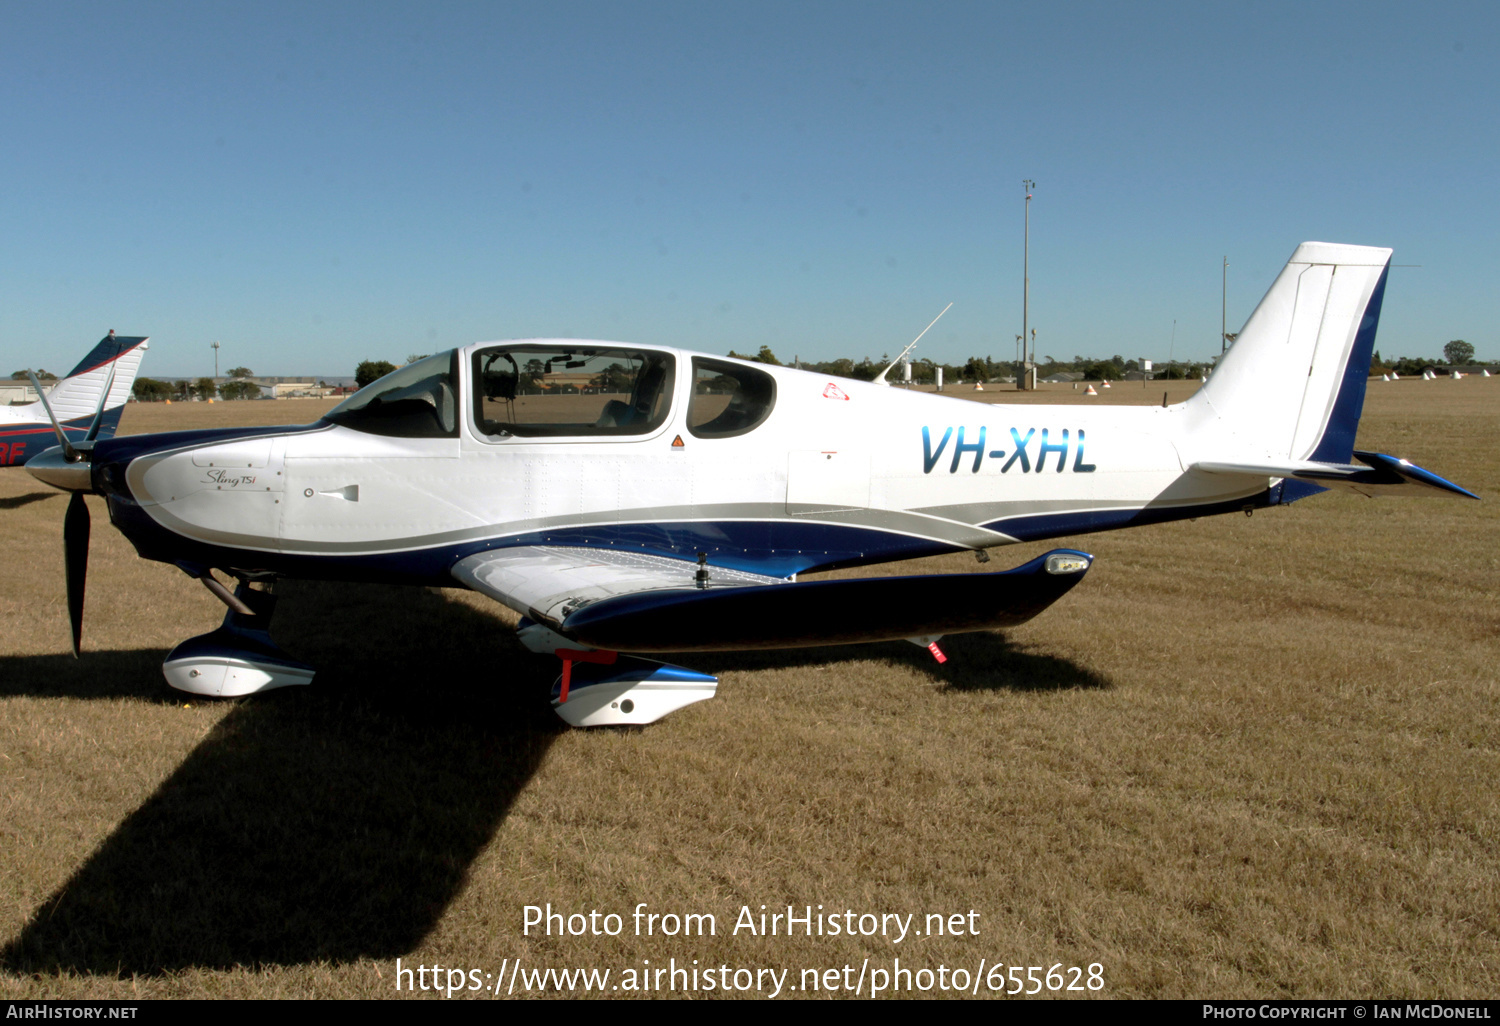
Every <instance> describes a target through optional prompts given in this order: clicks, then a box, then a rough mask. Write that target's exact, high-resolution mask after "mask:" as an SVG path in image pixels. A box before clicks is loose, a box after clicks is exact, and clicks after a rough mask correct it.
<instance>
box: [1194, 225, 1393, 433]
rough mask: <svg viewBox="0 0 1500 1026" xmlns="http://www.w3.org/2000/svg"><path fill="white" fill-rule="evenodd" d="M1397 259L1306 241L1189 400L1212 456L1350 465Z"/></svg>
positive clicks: (1365, 248)
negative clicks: (1237, 454) (1383, 303)
mask: <svg viewBox="0 0 1500 1026" xmlns="http://www.w3.org/2000/svg"><path fill="white" fill-rule="evenodd" d="M1390 258H1391V251H1390V250H1389V249H1377V248H1374V247H1370V246H1343V245H1335V244H1332V243H1326V242H1304V243H1303V244H1302V245H1300V246H1298V247H1297V251H1296V252H1295V253H1293V254H1292V258H1291V260H1290V261H1289V262H1288V263H1287V265H1286V267H1285V268H1284V269H1283V270H1282V272H1281V274H1280V275H1279V276H1278V277H1277V278H1276V281H1275V283H1274V284H1273V285H1272V286H1271V289H1270V291H1268V292H1267V293H1266V295H1265V298H1264V299H1262V300H1261V301H1260V305H1259V306H1257V307H1256V308H1255V312H1254V313H1253V314H1251V315H1250V320H1249V321H1247V322H1246V324H1245V328H1244V330H1243V331H1242V332H1240V336H1239V339H1238V341H1236V342H1235V344H1234V347H1233V348H1232V349H1230V350H1229V352H1228V353H1227V354H1225V356H1224V357H1223V359H1221V360H1220V361H1219V365H1218V367H1217V368H1215V370H1214V373H1213V376H1212V377H1211V378H1209V380H1208V383H1207V384H1206V385H1204V386H1203V388H1202V390H1201V391H1199V393H1198V394H1197V395H1196V396H1194V397H1193V398H1192V399H1191V400H1189V405H1190V407H1191V408H1192V410H1193V412H1194V413H1195V414H1196V416H1195V418H1194V421H1193V423H1194V427H1193V433H1194V435H1195V436H1197V439H1198V440H1203V441H1207V439H1206V438H1205V437H1204V435H1205V434H1207V435H1211V436H1214V441H1213V449H1214V450H1215V451H1217V452H1223V451H1225V449H1226V448H1228V449H1231V450H1234V451H1237V452H1241V453H1244V454H1245V455H1247V456H1249V455H1253V456H1257V457H1263V458H1270V459H1283V460H1285V459H1292V460H1319V461H1327V462H1334V463H1347V462H1348V461H1349V459H1350V458H1351V454H1352V452H1353V449H1354V433H1355V430H1356V428H1357V427H1358V425H1359V415H1360V412H1361V411H1362V409H1363V408H1364V401H1365V383H1366V381H1367V380H1368V377H1369V370H1370V357H1371V354H1372V353H1373V351H1374V348H1375V328H1376V325H1377V323H1378V322H1379V320H1380V304H1381V300H1382V298H1383V297H1384V293H1385V280H1386V271H1387V268H1388V267H1389V266H1390Z"/></svg>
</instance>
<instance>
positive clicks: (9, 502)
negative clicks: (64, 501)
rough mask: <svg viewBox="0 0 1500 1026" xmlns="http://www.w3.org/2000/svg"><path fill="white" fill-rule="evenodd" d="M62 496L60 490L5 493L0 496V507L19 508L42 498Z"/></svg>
mask: <svg viewBox="0 0 1500 1026" xmlns="http://www.w3.org/2000/svg"><path fill="white" fill-rule="evenodd" d="M54 496H55V497H57V498H59V499H60V498H62V496H63V493H62V492H27V493H26V494H25V495H6V496H4V497H0V509H20V508H21V507H22V506H30V505H31V504H32V503H33V502H41V501H42V500H43V499H50V498H53V497H54Z"/></svg>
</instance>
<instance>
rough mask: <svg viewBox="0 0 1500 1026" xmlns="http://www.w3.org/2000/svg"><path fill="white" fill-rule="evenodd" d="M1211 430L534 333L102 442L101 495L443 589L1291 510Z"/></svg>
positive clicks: (1155, 415)
mask: <svg viewBox="0 0 1500 1026" xmlns="http://www.w3.org/2000/svg"><path fill="white" fill-rule="evenodd" d="M399 375H405V377H404V378H398V376H399ZM393 379H396V380H395V381H394V383H393ZM382 390H383V391H382ZM372 393H373V394H374V398H373V399H372V398H371V394H372ZM361 397H363V400H362V401H361ZM570 418H572V419H570ZM1192 418H1193V413H1192V411H1191V410H1189V409H1186V408H1185V406H1183V405H1179V406H1176V407H1165V408H1153V407H1119V406H1114V407H1086V406H1071V405H1070V406H1041V405H1007V404H1004V403H993V404H981V403H975V402H971V401H968V400H964V399H959V398H953V397H948V396H943V395H933V394H929V393H917V392H911V391H907V390H904V389H900V388H888V387H883V386H878V385H872V384H865V383H861V382H856V381H850V380H846V379H838V378H829V377H827V376H823V375H819V374H815V373H811V372H806V371H798V370H792V369H789V368H782V367H766V366H762V365H758V364H751V363H745V362H742V361H735V360H726V359H724V358H721V357H713V356H708V355H706V354H698V353H691V352H687V351H682V350H675V349H666V348H661V347H644V346H632V345H627V344H623V343H610V342H582V341H575V340H528V341H517V342H505V343H483V344H479V345H475V346H469V347H466V348H464V349H460V350H457V351H454V352H452V353H446V354H439V355H438V356H435V357H429V358H428V359H427V360H425V361H421V362H420V363H418V364H413V365H411V366H409V367H407V368H403V369H402V370H401V371H398V372H396V374H395V375H391V376H388V377H387V378H386V379H382V381H381V382H377V383H376V384H374V385H371V386H369V388H368V389H366V390H365V391H363V392H361V393H359V395H357V396H356V397H355V398H354V399H353V400H351V401H350V402H349V403H346V404H344V406H341V407H340V408H338V409H337V410H335V411H334V412H333V413H331V414H330V415H329V417H328V418H327V419H325V420H323V421H320V422H318V423H316V424H311V425H302V426H295V427H285V428H271V429H241V430H235V431H225V432H211V433H205V432H189V433H176V434H163V435H144V436H131V437H126V438H117V439H113V440H110V441H107V442H102V443H100V444H99V445H98V446H97V448H96V450H95V456H94V464H93V476H92V485H93V488H94V489H95V490H97V491H99V492H101V493H102V494H104V495H105V496H106V497H107V499H108V502H109V507H110V513H111V518H112V520H113V521H114V523H115V524H116V526H117V527H119V529H120V530H122V531H123V532H124V533H125V534H126V535H127V536H128V537H129V538H130V539H131V541H132V542H133V543H134V544H135V545H136V547H137V549H138V550H139V551H140V553H141V554H142V555H143V556H146V557H148V558H153V559H160V560H165V561H169V562H174V563H179V564H183V565H196V566H216V567H220V568H223V569H226V570H240V571H268V572H273V573H278V574H283V575H290V576H306V577H319V578H332V579H365V580H374V579H378V580H398V581H409V582H413V583H433V584H437V583H451V581H450V579H449V577H448V571H449V568H450V567H452V565H453V564H454V563H455V562H456V561H458V560H459V559H462V558H464V557H466V556H469V555H472V554H474V553H476V552H482V551H485V550H489V549H495V548H501V547H506V546H513V545H535V544H563V545H580V546H589V547H600V548H622V549H627V550H635V551H641V552H650V553H655V554H660V555H669V556H678V557H681V558H685V559H695V558H696V557H697V554H698V553H706V555H707V559H708V561H709V562H710V563H712V564H714V565H719V566H727V567H732V568H737V569H746V570H754V571H756V572H759V573H771V574H775V575H777V576H790V575H793V574H796V573H799V572H803V571H808V570H815V569H824V568H829V567H834V566H843V565H852V564H859V563H873V562H881V561H886V560H893V559H902V558H909V557H913V556H920V555H928V554H933V553H939V552H948V551H956V550H964V549H983V548H989V547H994V546H999V545H1006V544H1011V543H1014V542H1018V541H1034V540H1041V539H1045V538H1053V537H1059V536H1064V535H1071V534H1078V533H1083V532H1088V531H1094V530H1104V529H1109V528H1114V527H1123V526H1128V525H1130V524H1138V523H1143V522H1151V521H1157V520H1170V519H1178V518H1182V517H1190V516H1199V515H1203V514H1205V513H1213V512H1227V511H1231V510H1237V509H1241V508H1244V507H1246V506H1259V505H1266V504H1269V503H1272V502H1275V501H1277V499H1278V496H1277V491H1276V488H1274V487H1273V488H1271V489H1268V488H1267V487H1266V482H1265V480H1264V479H1263V478H1261V479H1259V480H1257V479H1253V478H1244V479H1241V478H1234V477H1229V478H1226V477H1223V476H1217V477H1216V476H1213V475H1203V474H1197V473H1193V472H1190V471H1187V470H1185V467H1186V466H1187V464H1186V463H1185V462H1184V457H1183V452H1182V450H1183V448H1184V442H1183V440H1184V439H1188V438H1191V436H1192V427H1193V425H1192V423H1191V421H1192Z"/></svg>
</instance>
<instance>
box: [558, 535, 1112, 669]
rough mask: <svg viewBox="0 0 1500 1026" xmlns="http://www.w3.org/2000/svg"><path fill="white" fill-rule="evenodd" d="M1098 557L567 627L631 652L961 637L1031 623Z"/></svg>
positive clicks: (745, 594)
mask: <svg viewBox="0 0 1500 1026" xmlns="http://www.w3.org/2000/svg"><path fill="white" fill-rule="evenodd" d="M1092 560H1093V557H1092V556H1089V555H1087V554H1085V553H1082V552H1074V551H1072V550H1070V549H1058V550H1055V551H1053V552H1049V553H1047V554H1046V555H1043V556H1038V557H1037V558H1036V559H1033V560H1032V561H1031V562H1029V563H1027V564H1026V565H1025V566H1021V567H1018V568H1016V569H1014V570H1009V571H1006V572H1003V573H977V574H934V575H929V576H921V577H865V578H853V579H849V580H840V581H808V582H803V583H798V584H773V585H765V586H760V587H748V588H724V589H720V590H712V591H705V590H685V589H684V590H672V591H654V592H642V593H639V594H635V595H624V596H621V597H619V598H613V599H605V600H603V601H600V602H596V603H593V604H591V605H588V606H585V607H583V608H582V609H579V610H577V611H576V612H574V613H572V614H570V615H569V616H568V617H567V618H566V619H564V620H563V621H562V623H561V624H560V625H559V626H560V629H561V631H562V633H564V634H566V635H568V636H570V637H574V638H577V639H578V640H580V641H582V642H583V643H584V644H587V645H592V646H594V647H596V648H608V649H614V650H617V651H628V652H711V651H725V650H738V649H757V648H800V647H802V646H806V645H844V644H853V643H856V642H865V641H891V640H895V639H898V638H909V637H913V636H916V635H941V634H958V633H962V632H964V631H981V630H989V629H991V628H995V627H1013V626H1015V625H1016V624H1021V623H1025V622H1026V621H1027V620H1030V619H1031V618H1032V617H1034V616H1036V615H1037V614H1038V613H1040V612H1042V610H1044V609H1046V608H1047V607H1048V606H1050V605H1051V604H1052V603H1053V602H1056V601H1057V600H1058V599H1059V598H1061V597H1062V596H1063V595H1064V594H1066V593H1067V591H1068V589H1069V588H1071V587H1073V585H1075V584H1077V583H1078V582H1079V581H1080V580H1082V579H1083V575H1084V573H1085V572H1086V571H1087V570H1088V567H1089V564H1090V562H1091V561H1092Z"/></svg>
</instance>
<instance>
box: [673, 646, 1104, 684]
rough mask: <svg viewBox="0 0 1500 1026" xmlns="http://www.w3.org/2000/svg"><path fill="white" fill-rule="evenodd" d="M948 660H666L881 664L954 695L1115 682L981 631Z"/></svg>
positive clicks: (818, 656)
mask: <svg viewBox="0 0 1500 1026" xmlns="http://www.w3.org/2000/svg"><path fill="white" fill-rule="evenodd" d="M939 644H940V646H941V648H942V650H943V654H944V655H946V656H947V657H948V661H947V662H945V663H939V662H938V661H937V660H936V659H934V658H933V656H932V654H931V653H930V652H928V651H926V650H925V649H921V648H918V647H917V646H915V645H913V644H911V643H910V642H906V641H892V642H884V643H881V644H868V645H839V646H832V647H827V648H802V649H769V650H765V651H756V652H710V653H703V652H691V653H687V654H684V655H681V656H665V657H664V658H666V659H669V660H671V661H673V662H682V663H685V664H686V665H688V666H691V667H693V669H695V670H702V671H703V672H705V673H721V674H722V673H725V672H728V671H731V670H762V669H778V668H782V667H794V666H817V665H823V664H827V663H836V662H849V661H851V660H855V659H871V658H874V659H884V660H886V661H888V662H892V663H897V664H900V665H905V666H910V667H911V668H912V669H914V670H916V671H917V672H918V673H922V674H925V675H927V676H928V677H930V678H932V680H933V682H934V683H939V684H942V685H944V686H945V687H946V688H948V689H951V690H953V691H1068V690H1071V689H1074V688H1090V689H1092V688H1111V687H1113V686H1114V683H1113V682H1112V681H1111V680H1110V679H1109V678H1108V677H1105V676H1103V675H1101V674H1099V673H1096V672H1095V671H1093V670H1090V669H1088V668H1087V667H1084V666H1080V665H1078V664H1077V663H1075V662H1073V661H1072V660H1071V659H1064V658H1061V657H1059V656H1055V655H1049V654H1047V653H1046V652H1035V651H1031V650H1030V649H1029V648H1028V647H1027V646H1025V645H1020V644H1017V643H1015V642H1013V641H1011V640H1009V639H1008V638H1006V637H1005V636H1004V635H1003V634H999V633H996V632H993V631H980V632H977V633H973V634H952V635H949V636H947V637H945V638H943V639H942V641H941V642H940V643H939Z"/></svg>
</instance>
